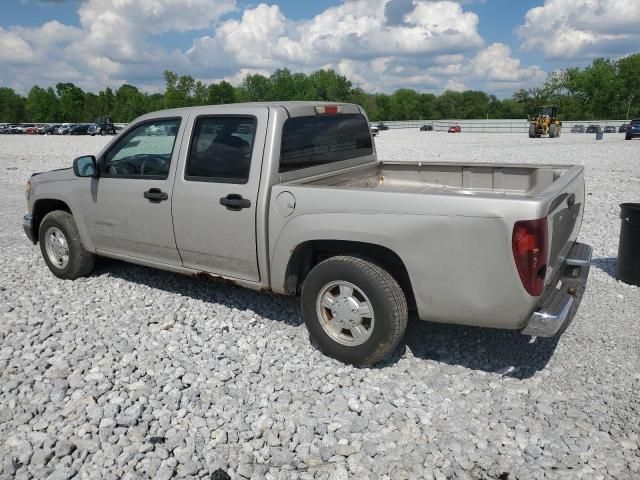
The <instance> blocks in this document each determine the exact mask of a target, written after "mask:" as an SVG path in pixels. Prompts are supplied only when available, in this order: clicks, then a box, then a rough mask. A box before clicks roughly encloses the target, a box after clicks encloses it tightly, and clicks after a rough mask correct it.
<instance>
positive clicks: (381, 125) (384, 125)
mask: <svg viewBox="0 0 640 480" xmlns="http://www.w3.org/2000/svg"><path fill="white" fill-rule="evenodd" d="M378 130H380V131H383V130H389V126H388V125H387V124H385V123H382V122H380V123H379V124H378Z"/></svg>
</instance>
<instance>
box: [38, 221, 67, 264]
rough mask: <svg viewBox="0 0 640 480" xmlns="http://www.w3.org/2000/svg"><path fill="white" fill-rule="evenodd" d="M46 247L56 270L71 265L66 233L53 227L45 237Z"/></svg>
mask: <svg viewBox="0 0 640 480" xmlns="http://www.w3.org/2000/svg"><path fill="white" fill-rule="evenodd" d="M44 246H45V249H46V251H47V256H48V257H49V260H50V261H51V263H53V265H55V267H56V268H60V269H63V268H65V267H66V266H67V264H68V263H69V244H68V243H67V237H65V236H64V233H62V231H61V230H60V229H59V228H57V227H51V228H49V229H48V230H47V232H46V233H45V235H44Z"/></svg>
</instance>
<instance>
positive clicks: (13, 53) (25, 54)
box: [0, 27, 35, 63]
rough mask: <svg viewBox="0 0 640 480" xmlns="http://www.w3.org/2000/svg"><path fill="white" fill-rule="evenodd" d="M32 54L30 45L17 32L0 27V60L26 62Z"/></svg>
mask: <svg viewBox="0 0 640 480" xmlns="http://www.w3.org/2000/svg"><path fill="white" fill-rule="evenodd" d="M34 56H35V54H34V53H33V50H32V48H31V46H30V45H29V44H28V43H27V42H26V41H25V40H24V39H23V38H22V37H21V36H20V35H19V34H18V33H17V32H15V31H8V30H5V29H3V28H2V27H0V62H7V63H27V62H30V61H32V60H33V58H34Z"/></svg>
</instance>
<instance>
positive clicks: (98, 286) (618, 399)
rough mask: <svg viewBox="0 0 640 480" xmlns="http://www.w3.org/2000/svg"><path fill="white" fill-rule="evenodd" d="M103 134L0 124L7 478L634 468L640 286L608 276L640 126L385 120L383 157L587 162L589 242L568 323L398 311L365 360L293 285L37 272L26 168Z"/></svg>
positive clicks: (631, 193) (638, 179)
mask: <svg viewBox="0 0 640 480" xmlns="http://www.w3.org/2000/svg"><path fill="white" fill-rule="evenodd" d="M106 141H108V138H100V137H96V138H91V137H75V138H71V137H32V136H0V375H1V384H0V462H2V463H1V464H0V478H18V479H22V478H47V477H48V478H52V479H66V478H72V477H74V476H75V477H76V478H91V479H95V478H105V479H111V478H113V479H116V478H160V479H163V478H165V479H166V478H170V477H171V476H174V475H175V476H180V477H199V478H211V474H212V472H214V471H215V470H217V469H218V468H222V469H223V470H225V471H227V472H228V473H229V474H230V475H231V477H232V478H234V479H235V478H336V479H343V478H345V479H346V478H362V479H368V478H391V479H404V478H428V479H430V478H436V479H444V478H457V479H484V478H500V479H541V478H554V479H555V478H567V479H574V478H585V479H587V478H593V479H600V478H619V479H626V478H629V479H632V478H640V443H639V442H640V437H639V435H640V408H639V405H640V402H639V400H640V289H639V288H637V287H632V286H629V285H625V284H623V283H620V282H617V281H616V280H615V278H614V277H613V276H614V275H615V264H616V260H615V257H616V255H617V243H618V232H619V225H620V220H619V218H618V214H619V208H618V204H619V203H621V202H623V201H640V141H632V142H625V141H624V140H623V138H622V135H618V134H609V135H605V140H604V141H601V142H596V141H595V139H594V136H592V135H584V134H574V135H571V134H568V133H565V134H564V135H563V136H562V137H561V138H559V139H554V140H550V139H529V138H527V137H526V135H497V134H465V133H463V134H460V135H453V134H452V135H450V134H446V133H434V132H418V131H414V130H399V131H387V132H381V134H380V135H379V136H378V137H377V139H376V144H377V147H378V153H379V156H380V157H381V158H384V159H411V160H437V161H447V160H456V161H466V162H475V161H489V162H532V163H578V164H582V165H585V167H586V180H587V192H588V195H587V199H586V214H585V219H584V223H583V226H582V233H581V236H580V238H581V240H582V241H584V242H586V243H589V244H591V245H592V246H593V247H594V262H593V267H592V270H591V276H590V279H589V284H588V288H587V292H586V294H585V296H584V299H583V303H582V306H581V308H580V310H579V312H578V315H577V317H576V319H575V320H574V322H573V324H572V325H571V327H570V328H569V330H568V331H567V332H566V333H565V334H564V335H563V336H562V337H561V338H560V339H546V340H541V339H538V340H537V341H536V342H534V343H529V342H528V339H527V338H526V337H523V336H521V335H519V334H517V333H513V332H504V331H492V330H487V329H474V328H468V327H455V326H441V325H434V324H428V323H422V322H418V321H412V322H410V324H409V328H408V331H407V335H406V340H405V342H404V343H403V344H402V345H401V346H400V347H399V348H398V350H397V352H396V354H395V355H394V357H393V358H392V359H391V360H390V361H388V362H386V363H385V364H383V365H380V366H379V367H377V368H373V369H356V368H352V367H348V366H344V365H342V364H340V363H338V362H336V361H334V360H331V359H328V358H325V357H323V356H322V355H321V354H320V353H318V352H317V351H316V350H315V349H314V348H313V347H312V346H311V345H310V344H309V341H308V337H307V333H306V330H305V327H304V325H303V323H302V320H301V317H300V313H299V310H298V305H297V300H296V299H293V298H283V297H276V296H272V295H268V294H259V293H255V292H251V291H247V290H243V289H240V288H237V287H233V286H228V285H222V284H217V283H209V282H203V281H198V280H195V279H191V278H186V277H181V276H179V275H174V274H171V273H165V272H158V271H154V270H151V269H147V268H143V267H137V266H132V265H127V264H124V263H121V262H115V261H103V262H101V263H100V265H99V266H98V269H97V270H96V272H95V273H94V274H93V275H92V276H91V277H89V278H86V279H81V280H77V281H75V282H71V281H62V280H58V279H56V278H55V277H54V276H53V275H52V274H50V273H49V271H48V270H47V268H46V266H45V263H44V261H43V260H42V259H41V257H40V252H39V248H37V247H34V246H33V245H31V244H30V243H29V241H28V240H27V239H26V237H25V236H24V233H23V232H22V228H21V226H20V218H21V215H22V214H23V213H24V211H25V200H24V193H23V187H24V183H25V181H26V180H27V178H28V176H29V174H30V173H31V172H35V171H42V170H47V169H52V168H60V167H66V166H69V165H70V164H71V160H72V159H73V158H74V156H77V155H80V154H86V153H96V152H97V151H98V150H99V149H100V147H101V146H102V145H103V144H104V142H106ZM507 253H508V252H505V255H506V254H507Z"/></svg>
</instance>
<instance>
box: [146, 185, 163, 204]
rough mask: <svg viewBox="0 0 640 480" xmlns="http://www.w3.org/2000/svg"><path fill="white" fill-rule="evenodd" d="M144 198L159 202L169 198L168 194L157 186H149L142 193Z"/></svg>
mask: <svg viewBox="0 0 640 480" xmlns="http://www.w3.org/2000/svg"><path fill="white" fill-rule="evenodd" d="M143 196H144V198H146V199H147V200H149V201H150V202H151V203H160V202H162V201H163V200H169V194H168V193H166V192H163V191H162V190H160V189H159V188H150V189H149V190H147V191H146V192H144V193H143Z"/></svg>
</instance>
